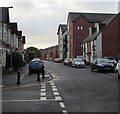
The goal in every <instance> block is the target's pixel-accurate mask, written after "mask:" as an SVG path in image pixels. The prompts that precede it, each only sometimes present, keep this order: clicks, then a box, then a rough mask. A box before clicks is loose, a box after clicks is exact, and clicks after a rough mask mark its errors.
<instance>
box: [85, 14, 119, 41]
mask: <svg viewBox="0 0 120 114" xmlns="http://www.w3.org/2000/svg"><path fill="white" fill-rule="evenodd" d="M118 15H120V13H118V14H117V15H116V16H114V18H111V19H108V20H107V21H106V22H107V24H106V26H105V27H103V29H101V30H100V31H98V32H95V33H93V34H92V35H91V36H88V37H86V38H85V40H84V41H83V43H85V42H89V41H92V40H95V39H96V37H97V36H98V35H99V34H100V33H101V32H102V31H103V30H104V29H105V28H106V27H107V26H108V25H109V24H110V23H111V22H112V21H113V20H114V19H115V18H116V17H117V16H118Z"/></svg>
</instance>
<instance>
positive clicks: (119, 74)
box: [115, 60, 120, 79]
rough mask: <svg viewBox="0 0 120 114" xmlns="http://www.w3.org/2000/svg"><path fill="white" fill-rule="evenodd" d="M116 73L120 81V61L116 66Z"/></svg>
mask: <svg viewBox="0 0 120 114" xmlns="http://www.w3.org/2000/svg"><path fill="white" fill-rule="evenodd" d="M115 72H116V75H117V78H118V79H120V60H119V61H118V63H117V65H116V69H115Z"/></svg>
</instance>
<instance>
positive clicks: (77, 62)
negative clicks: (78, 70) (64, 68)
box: [72, 58, 85, 68]
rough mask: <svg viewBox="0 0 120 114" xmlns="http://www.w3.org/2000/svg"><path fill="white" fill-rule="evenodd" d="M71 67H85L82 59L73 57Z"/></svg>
mask: <svg viewBox="0 0 120 114" xmlns="http://www.w3.org/2000/svg"><path fill="white" fill-rule="evenodd" d="M72 67H82V68H85V62H84V61H83V60H82V59H77V58H76V59H74V60H73V61H72Z"/></svg>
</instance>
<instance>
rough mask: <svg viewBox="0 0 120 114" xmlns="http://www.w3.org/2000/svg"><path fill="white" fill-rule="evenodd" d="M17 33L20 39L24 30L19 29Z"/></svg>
mask: <svg viewBox="0 0 120 114" xmlns="http://www.w3.org/2000/svg"><path fill="white" fill-rule="evenodd" d="M17 34H18V39H19V40H20V39H21V38H22V31H18V32H17Z"/></svg>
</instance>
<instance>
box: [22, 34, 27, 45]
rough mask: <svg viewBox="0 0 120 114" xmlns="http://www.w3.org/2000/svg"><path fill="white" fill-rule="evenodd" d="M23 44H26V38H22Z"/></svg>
mask: <svg viewBox="0 0 120 114" xmlns="http://www.w3.org/2000/svg"><path fill="white" fill-rule="evenodd" d="M22 42H23V43H24V44H25V43H26V42H25V36H22Z"/></svg>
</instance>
